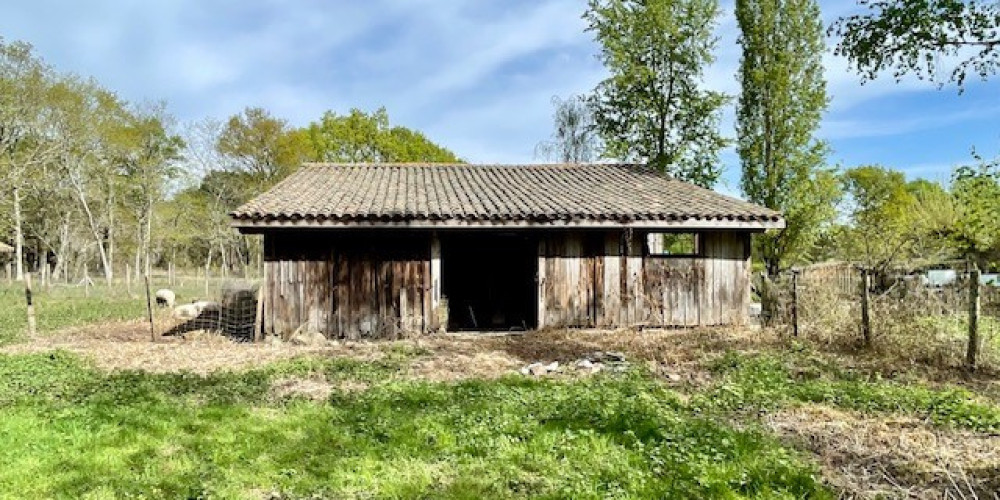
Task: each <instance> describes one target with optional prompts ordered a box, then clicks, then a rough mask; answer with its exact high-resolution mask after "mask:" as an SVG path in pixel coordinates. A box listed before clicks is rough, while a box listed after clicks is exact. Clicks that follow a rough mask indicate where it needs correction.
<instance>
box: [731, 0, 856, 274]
mask: <svg viewBox="0 0 1000 500" xmlns="http://www.w3.org/2000/svg"><path fill="white" fill-rule="evenodd" d="M736 20H737V22H738V24H739V27H740V33H741V34H740V38H739V43H740V45H741V46H742V48H743V56H742V59H741V60H740V70H739V80H740V84H741V86H742V92H741V94H740V97H739V101H738V104H737V114H736V131H737V136H738V143H737V150H738V152H739V155H740V161H741V164H742V169H743V175H742V178H741V180H740V187H741V189H742V190H743V194H744V195H745V196H746V197H747V199H749V200H750V201H753V202H755V203H759V204H761V205H764V206H766V207H768V208H771V209H774V210H778V211H781V212H782V213H783V214H784V215H785V221H786V224H787V226H786V228H785V229H783V230H781V231H777V232H773V233H768V234H763V235H761V236H759V237H758V238H757V240H756V241H757V245H758V247H759V249H760V255H761V258H762V259H763V260H764V263H765V265H766V267H767V271H768V273H769V274H771V275H774V274H777V273H778V272H779V271H780V270H781V268H782V267H783V266H786V265H788V264H790V263H793V262H794V261H795V260H801V259H802V258H803V256H804V255H805V254H806V253H807V252H808V251H809V250H810V248H811V247H812V245H813V243H815V241H816V238H817V237H818V236H819V235H820V232H821V231H822V229H823V226H824V224H825V223H827V222H829V221H831V220H832V219H833V218H834V216H835V215H836V211H835V209H834V206H833V204H834V202H835V201H836V200H837V198H838V194H839V193H838V189H837V182H836V181H835V178H834V174H833V173H832V171H831V170H829V169H827V168H825V161H826V151H827V147H826V144H824V143H823V142H822V141H820V140H818V139H817V138H816V132H817V131H818V130H819V126H820V120H821V119H822V116H823V111H824V110H825V109H826V106H827V97H826V81H825V80H824V79H823V61H822V58H823V52H824V50H825V47H824V44H823V25H822V21H821V20H820V12H819V5H817V3H816V1H815V0H737V1H736Z"/></svg>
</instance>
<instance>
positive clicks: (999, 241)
mask: <svg viewBox="0 0 1000 500" xmlns="http://www.w3.org/2000/svg"><path fill="white" fill-rule="evenodd" d="M977 159H978V160H979V162H978V164H977V165H974V166H963V167H959V168H958V169H956V170H955V172H954V174H953V176H952V183H951V192H952V196H953V197H954V201H955V209H956V212H957V217H956V221H955V224H954V225H953V226H952V227H953V234H952V237H953V239H954V240H955V243H956V245H957V247H958V250H959V252H960V255H961V256H962V257H966V258H971V259H975V260H977V261H978V262H979V265H980V266H988V265H990V264H996V263H997V262H998V261H1000V162H998V161H992V162H988V161H985V160H983V159H982V158H977Z"/></svg>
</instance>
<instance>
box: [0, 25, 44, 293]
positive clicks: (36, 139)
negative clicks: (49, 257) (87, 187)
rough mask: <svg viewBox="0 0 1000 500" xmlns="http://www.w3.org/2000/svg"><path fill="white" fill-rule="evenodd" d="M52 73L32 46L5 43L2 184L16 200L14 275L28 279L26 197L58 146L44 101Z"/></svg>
mask: <svg viewBox="0 0 1000 500" xmlns="http://www.w3.org/2000/svg"><path fill="white" fill-rule="evenodd" d="M52 78H53V74H52V70H51V68H49V67H48V66H47V65H46V64H45V63H44V62H43V61H42V60H41V59H40V58H38V57H37V56H36V55H35V53H34V51H33V49H32V47H31V45H30V44H27V43H23V42H11V43H7V42H4V40H3V39H2V38H0V180H2V181H3V182H2V185H4V186H6V189H7V190H8V191H7V193H8V194H9V195H10V198H11V209H12V213H13V215H12V217H11V219H12V222H13V226H14V227H13V229H14V250H15V254H14V269H15V274H16V277H17V279H18V280H21V279H23V276H24V224H23V222H24V216H23V215H24V214H23V212H22V208H23V207H22V202H23V199H24V197H25V191H26V190H27V189H29V188H30V186H31V181H32V179H33V178H34V177H35V173H36V172H37V170H38V169H39V168H40V166H41V165H42V164H43V163H45V162H46V161H49V160H50V159H51V155H52V153H53V151H54V148H53V142H52V141H49V140H46V138H45V137H44V135H43V128H44V127H43V120H44V117H45V113H44V111H45V106H46V105H45V101H46V97H47V94H48V89H49V86H50V85H51V83H52Z"/></svg>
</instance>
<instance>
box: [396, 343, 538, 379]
mask: <svg viewBox="0 0 1000 500" xmlns="http://www.w3.org/2000/svg"><path fill="white" fill-rule="evenodd" d="M481 341H486V342H481ZM492 344H493V343H492V342H490V341H488V340H487V339H468V340H464V341H463V340H461V339H447V338H443V339H435V340H433V341H430V342H428V341H423V342H421V343H420V345H421V347H422V348H423V349H426V350H427V351H429V354H426V355H423V356H419V357H417V358H415V359H414V360H413V361H412V362H411V363H410V366H409V368H408V369H407V370H406V376H408V377H411V378H420V379H425V380H433V381H453V380H462V379H468V378H483V379H492V378H497V377H502V376H504V375H509V374H511V373H516V372H517V370H518V369H520V368H521V367H522V366H524V362H523V360H521V359H518V358H516V357H514V356H512V355H511V354H510V353H508V352H506V351H504V350H502V349H497V348H496V346H495V345H492Z"/></svg>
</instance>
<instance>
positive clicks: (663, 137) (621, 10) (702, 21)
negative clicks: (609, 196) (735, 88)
mask: <svg viewBox="0 0 1000 500" xmlns="http://www.w3.org/2000/svg"><path fill="white" fill-rule="evenodd" d="M588 5H589V8H588V10H587V12H586V14H584V18H585V19H586V20H587V22H588V23H589V26H588V30H589V31H590V32H592V33H593V34H594V37H595V38H596V39H597V42H598V43H599V44H600V45H601V53H600V59H601V61H602V62H603V63H604V66H605V67H606V68H607V70H608V71H609V72H610V73H611V75H610V76H609V77H608V78H607V79H605V80H604V81H602V82H601V83H600V84H598V86H597V88H596V89H594V93H593V96H592V98H591V102H592V105H593V109H594V121H595V123H596V128H597V130H598V132H599V133H600V136H601V138H602V139H603V141H604V145H605V151H604V154H605V156H608V157H611V158H616V159H620V160H626V161H641V162H648V163H649V164H651V165H654V166H656V167H658V168H659V169H661V170H663V171H665V172H668V173H670V174H671V175H674V176H675V177H677V178H679V179H683V180H687V181H691V182H693V183H695V184H699V185H702V186H712V185H713V184H715V182H716V181H717V180H718V178H719V175H720V173H721V168H720V165H719V161H718V155H719V151H720V150H721V149H722V148H723V147H725V146H726V145H727V141H726V139H724V138H723V136H722V135H721V133H720V132H719V119H720V112H721V108H722V106H723V104H725V103H726V102H727V97H726V96H725V95H723V94H721V93H719V92H714V91H710V90H706V89H705V88H704V83H703V79H704V78H703V76H704V71H705V68H706V67H707V66H708V65H709V64H711V63H712V62H713V61H714V60H715V56H714V54H713V51H714V50H715V45H716V39H715V36H714V34H713V30H714V29H715V26H716V18H717V17H718V15H719V6H718V4H717V2H716V1H715V0H590V3H589V4H588Z"/></svg>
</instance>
